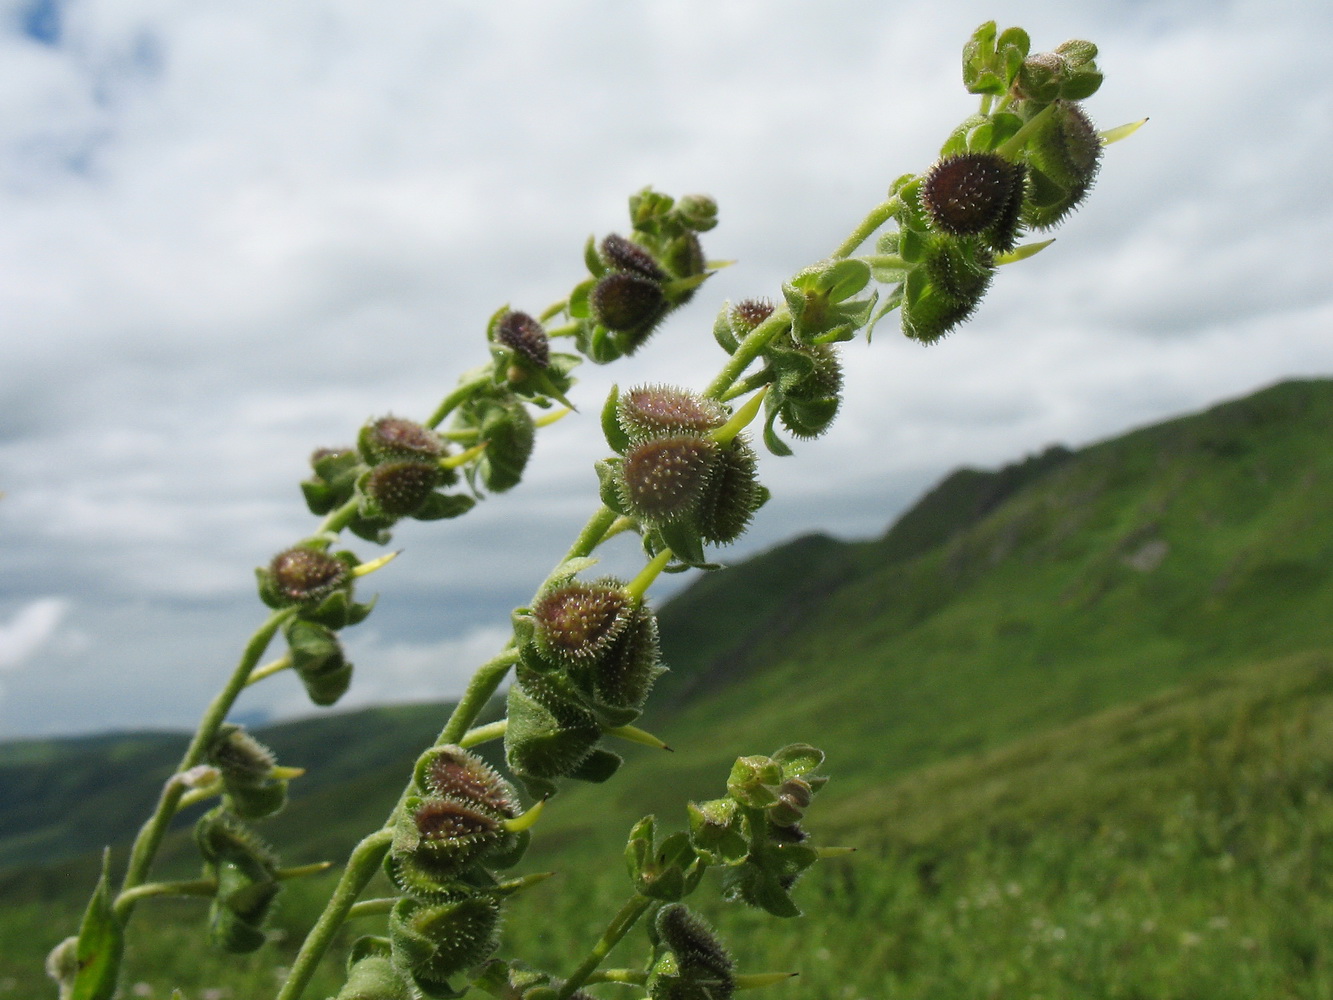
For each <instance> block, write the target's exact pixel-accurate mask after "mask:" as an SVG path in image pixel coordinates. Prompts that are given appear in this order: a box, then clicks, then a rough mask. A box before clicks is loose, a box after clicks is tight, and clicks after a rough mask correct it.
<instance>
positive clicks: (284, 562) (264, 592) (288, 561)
mask: <svg viewBox="0 0 1333 1000" xmlns="http://www.w3.org/2000/svg"><path fill="white" fill-rule="evenodd" d="M256 572H257V574H258V576H259V594H260V596H261V597H262V598H263V599H264V601H265V603H267V604H269V605H270V606H271V607H276V608H282V607H288V606H290V605H293V604H304V605H312V604H317V603H319V602H320V601H322V600H323V599H324V598H326V597H328V596H329V595H330V594H332V593H333V592H334V591H336V590H338V589H340V588H341V587H343V586H344V585H346V584H347V583H349V582H350V580H351V569H350V567H349V566H348V565H347V563H346V562H344V561H343V560H342V559H340V558H338V557H337V556H331V555H329V554H328V553H326V552H322V551H320V550H319V549H311V548H304V547H301V546H297V547H295V548H290V549H286V550H284V551H282V552H279V553H278V554H277V555H276V556H274V557H273V561H272V562H271V563H269V565H268V568H267V569H260V570H257V571H256Z"/></svg>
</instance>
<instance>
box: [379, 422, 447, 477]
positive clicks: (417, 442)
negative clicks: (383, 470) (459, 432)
mask: <svg viewBox="0 0 1333 1000" xmlns="http://www.w3.org/2000/svg"><path fill="white" fill-rule="evenodd" d="M357 450H358V451H360V452H361V457H362V458H363V459H364V460H365V461H366V463H367V464H368V465H377V464H379V463H380V462H393V461H401V460H404V459H415V460H417V461H421V462H432V461H434V460H436V459H439V458H442V457H443V456H444V455H445V454H446V453H447V450H448V449H447V447H446V445H445V443H444V441H443V440H441V438H440V436H439V435H438V434H436V433H435V432H434V431H432V430H430V429H429V428H427V427H423V426H422V425H421V424H418V423H413V422H412V421H411V420H404V419H402V418H401V417H380V418H379V419H378V420H374V421H372V422H370V423H368V424H366V425H365V426H364V427H362V428H361V433H360V434H359V435H358V436H357Z"/></svg>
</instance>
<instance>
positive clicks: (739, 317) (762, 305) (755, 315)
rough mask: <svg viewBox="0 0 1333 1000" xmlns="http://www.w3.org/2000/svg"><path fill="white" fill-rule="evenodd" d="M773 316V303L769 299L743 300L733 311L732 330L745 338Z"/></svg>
mask: <svg viewBox="0 0 1333 1000" xmlns="http://www.w3.org/2000/svg"><path fill="white" fill-rule="evenodd" d="M772 315H773V303H772V302H769V301H768V300H767V299H742V300H741V301H740V302H738V303H736V305H735V306H733V307H732V310H731V329H732V331H733V332H734V333H735V334H736V336H737V337H744V336H745V335H746V334H747V333H750V332H751V331H752V330H754V329H755V327H757V326H758V325H759V324H760V323H762V322H763V321H764V320H766V319H768V317H770V316H772Z"/></svg>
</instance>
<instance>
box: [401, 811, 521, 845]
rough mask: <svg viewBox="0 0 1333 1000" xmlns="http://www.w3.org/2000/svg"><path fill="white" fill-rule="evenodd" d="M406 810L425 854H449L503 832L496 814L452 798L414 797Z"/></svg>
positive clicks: (494, 837)
mask: <svg viewBox="0 0 1333 1000" xmlns="http://www.w3.org/2000/svg"><path fill="white" fill-rule="evenodd" d="M409 809H410V812H411V817H412V823H413V825H414V826H415V827H416V830H417V833H418V835H419V836H420V838H421V840H420V845H421V847H422V849H423V850H425V851H427V852H428V853H432V854H437V855H452V854H455V853H457V852H458V851H459V849H460V848H468V847H471V846H473V845H476V844H481V843H484V842H486V841H487V840H492V839H496V838H498V837H499V836H501V835H503V833H504V830H503V828H502V827H501V825H500V821H499V820H497V819H496V818H495V817H493V816H489V815H487V814H486V813H483V812H481V811H480V810H477V809H473V808H470V807H469V806H467V805H464V804H463V803H461V802H455V801H453V800H451V799H437V798H425V799H417V800H415V802H414V803H413V804H411V805H410V806H409Z"/></svg>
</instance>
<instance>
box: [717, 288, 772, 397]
mask: <svg viewBox="0 0 1333 1000" xmlns="http://www.w3.org/2000/svg"><path fill="white" fill-rule="evenodd" d="M790 324H791V312H789V311H788V309H787V307H786V306H782V307H781V308H778V309H774V310H773V314H772V315H771V316H769V317H768V319H766V320H764V321H763V322H762V323H760V324H759V325H758V326H756V327H755V328H754V329H753V330H751V331H750V332H749V333H748V334H746V336H745V339H744V340H742V341H741V342H740V345H739V346H737V348H736V350H735V351H734V352H733V353H732V355H731V358H730V359H729V360H728V361H727V363H726V364H725V365H723V366H722V370H721V371H720V372H718V374H717V378H715V379H713V381H712V382H710V383H709V384H708V388H707V389H705V390H704V396H706V397H707V398H708V399H721V398H722V397H723V396H724V395H725V394H726V393H727V391H728V390H729V389H730V388H731V386H732V383H734V382H735V381H736V380H737V379H738V378H740V377H741V374H742V373H743V372H744V371H745V369H746V368H748V367H749V366H750V362H751V361H753V360H754V359H755V358H757V357H759V355H761V354H763V353H764V348H765V347H767V346H768V345H769V344H770V343H772V342H773V340H774V338H776V337H777V336H778V335H779V334H781V333H782V332H783V331H785V330H786V329H787V327H788V326H789V325H790Z"/></svg>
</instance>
